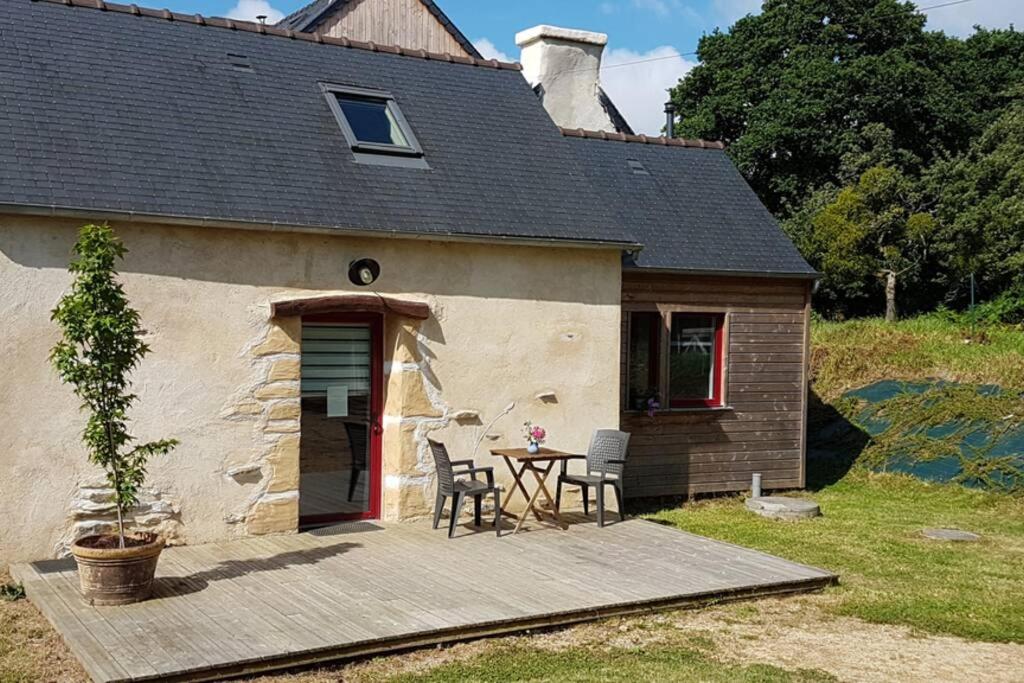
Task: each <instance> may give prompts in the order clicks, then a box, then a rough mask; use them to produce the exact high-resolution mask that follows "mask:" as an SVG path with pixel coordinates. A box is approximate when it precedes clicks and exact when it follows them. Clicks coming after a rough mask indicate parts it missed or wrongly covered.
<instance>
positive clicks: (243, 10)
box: [228, 0, 284, 24]
mask: <svg viewBox="0 0 1024 683" xmlns="http://www.w3.org/2000/svg"><path fill="white" fill-rule="evenodd" d="M260 15H266V17H267V23H268V24H276V23H277V22H279V21H281V20H282V19H284V12H281V11H280V10H277V9H274V8H273V7H272V6H271V5H270V3H269V2H267V0H238V4H236V5H235V6H234V7H232V8H231V11H230V12H228V18H229V19H241V20H242V21H256V17H258V16H260Z"/></svg>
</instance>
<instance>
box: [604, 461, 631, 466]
mask: <svg viewBox="0 0 1024 683" xmlns="http://www.w3.org/2000/svg"><path fill="white" fill-rule="evenodd" d="M605 462H606V463H609V464H611V465H625V464H626V461H625V460H605Z"/></svg>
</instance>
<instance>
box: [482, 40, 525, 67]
mask: <svg viewBox="0 0 1024 683" xmlns="http://www.w3.org/2000/svg"><path fill="white" fill-rule="evenodd" d="M473 46H474V47H475V48H476V49H477V51H478V52H479V53H480V54H482V55H483V56H484V59H497V60H498V61H499V62H514V61H516V60H515V58H514V57H509V56H508V55H507V54H505V53H504V52H502V51H501V50H499V49H498V46H497V45H495V44H494V43H492V42H491V41H490V40H488V39H487V38H477V39H476V40H474V41H473Z"/></svg>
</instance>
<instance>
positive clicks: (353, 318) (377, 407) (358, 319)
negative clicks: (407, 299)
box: [299, 313, 384, 526]
mask: <svg viewBox="0 0 1024 683" xmlns="http://www.w3.org/2000/svg"><path fill="white" fill-rule="evenodd" d="M302 322H303V323H336V324H340V325H348V324H352V325H367V326H369V328H370V439H369V443H370V453H369V456H370V457H369V471H368V474H369V477H370V481H369V497H370V509H369V510H367V511H366V512H357V513H353V514H338V515H315V516H311V517H303V518H301V519H300V520H299V525H300V526H310V525H317V524H330V523H331V522H345V521H351V520H359V519H380V509H381V494H382V491H381V478H382V472H381V469H382V466H381V462H382V458H381V437H382V435H383V434H384V425H383V414H384V316H383V315H381V314H380V313H327V314H322V315H306V316H303V317H302ZM300 428H301V422H300ZM299 438H300V439H301V438H302V436H301V433H300V436H299ZM299 477H300V478H301V477H302V471H301V468H300V471H299ZM299 495H302V494H301V485H300V494H299Z"/></svg>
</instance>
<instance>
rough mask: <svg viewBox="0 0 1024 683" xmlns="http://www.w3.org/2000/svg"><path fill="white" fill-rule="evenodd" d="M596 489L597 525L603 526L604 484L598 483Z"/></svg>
mask: <svg viewBox="0 0 1024 683" xmlns="http://www.w3.org/2000/svg"><path fill="white" fill-rule="evenodd" d="M595 488H596V489H597V526H599V527H603V526H604V485H602V484H598V485H597V486H596V487H595Z"/></svg>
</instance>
